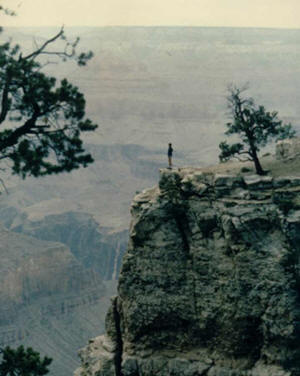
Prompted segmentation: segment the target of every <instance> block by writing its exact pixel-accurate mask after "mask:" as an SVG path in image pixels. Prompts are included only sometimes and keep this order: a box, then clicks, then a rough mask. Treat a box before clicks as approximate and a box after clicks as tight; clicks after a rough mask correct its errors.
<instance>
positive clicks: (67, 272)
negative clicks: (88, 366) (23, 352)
mask: <svg viewBox="0 0 300 376" xmlns="http://www.w3.org/2000/svg"><path fill="white" fill-rule="evenodd" d="M0 238H1V242H0V257H1V263H0V347H4V346H7V345H10V346H12V347H16V346H18V345H20V344H23V345H25V346H32V347H33V348H34V349H36V350H37V351H39V352H41V353H42V354H43V355H48V356H50V357H52V358H53V359H54V361H53V364H52V365H51V367H50V370H51V371H52V372H53V373H51V374H53V375H56V376H61V375H63V376H65V375H68V374H70V373H71V370H74V368H75V367H77V365H78V362H77V358H76V351H77V349H78V347H79V346H81V345H82V343H84V342H85V341H86V340H87V339H88V338H89V337H90V336H93V335H94V333H95V332H96V330H97V332H99V330H101V331H102V330H103V329H104V328H103V326H104V325H103V323H102V321H104V320H101V315H104V312H105V311H106V309H107V308H106V307H108V304H109V301H108V299H107V298H105V295H106V294H107V293H108V292H107V288H106V287H105V285H104V284H103V281H102V278H101V276H100V275H99V273H97V272H96V271H95V270H93V269H91V268H86V267H84V266H83V265H82V264H81V263H80V262H79V261H78V260H76V258H75V257H74V256H73V255H72V253H71V252H70V250H69V249H68V248H67V247H66V246H65V245H63V244H61V243H54V242H46V241H42V240H38V239H34V238H33V237H29V236H26V235H23V234H16V233H13V232H11V231H8V230H7V229H5V228H4V227H3V226H0ZM88 333H89V335H88ZM58 349H59V350H58Z"/></svg>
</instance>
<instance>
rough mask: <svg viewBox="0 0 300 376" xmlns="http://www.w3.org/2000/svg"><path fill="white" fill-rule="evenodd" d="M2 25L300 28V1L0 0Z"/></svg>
mask: <svg viewBox="0 0 300 376" xmlns="http://www.w3.org/2000/svg"><path fill="white" fill-rule="evenodd" d="M0 3H1V4H3V5H5V6H7V7H9V8H11V9H14V10H16V11H17V13H18V16H17V17H7V16H3V15H1V25H2V26H57V25H62V24H64V25H66V26H74V25H76V26H106V25H194V26H245V27H278V28H282V27H284V28H299V27H300V16H299V15H300V0H0Z"/></svg>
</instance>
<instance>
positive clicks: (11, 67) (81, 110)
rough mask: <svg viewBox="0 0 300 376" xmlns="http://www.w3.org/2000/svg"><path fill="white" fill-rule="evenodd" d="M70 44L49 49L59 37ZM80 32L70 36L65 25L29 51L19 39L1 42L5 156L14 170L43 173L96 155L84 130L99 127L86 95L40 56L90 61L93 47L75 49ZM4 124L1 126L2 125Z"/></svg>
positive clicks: (0, 139)
mask: <svg viewBox="0 0 300 376" xmlns="http://www.w3.org/2000/svg"><path fill="white" fill-rule="evenodd" d="M60 39H61V40H63V43H65V48H64V49H63V50H62V51H60V50H57V51H53V49H51V50H48V48H49V46H50V45H52V44H53V43H54V44H55V42H57V41H58V40H60ZM78 42H79V38H77V39H76V40H75V41H74V42H72V43H71V42H69V41H67V39H66V37H65V35H64V31H63V29H61V30H60V31H59V32H58V33H57V34H56V35H55V36H54V37H52V38H50V39H48V40H47V41H46V42H44V43H43V44H42V45H41V46H37V48H36V50H35V51H33V52H32V53H30V54H29V55H26V56H23V54H22V52H21V49H20V47H19V46H18V45H14V46H12V45H11V43H10V42H7V43H4V44H2V45H0V98H1V102H0V159H1V160H6V161H9V162H10V164H9V166H10V168H11V170H12V172H13V173H14V174H18V175H20V176H22V177H23V178H25V177H27V176H28V175H33V176H35V177H37V176H43V175H48V174H53V173H59V172H63V171H71V170H73V169H76V168H79V167H81V166H83V167H86V166H87V165H88V164H90V163H92V162H93V158H92V156H91V155H90V154H89V153H86V152H85V150H84V148H83V145H82V140H81V134H82V132H90V131H93V130H95V129H96V128H97V125H96V124H94V123H93V122H92V121H91V120H89V119H86V118H85V104H86V103H85V98H84V96H83V94H82V93H81V92H80V91H79V89H78V88H77V87H76V86H74V85H72V84H71V83H70V82H68V80H67V79H63V80H62V81H61V82H59V83H58V82H57V80H56V78H55V77H51V76H48V75H47V74H45V73H43V67H44V66H43V65H42V63H41V62H39V58H40V57H41V56H42V55H43V56H51V59H53V58H56V59H62V60H63V61H65V60H67V59H74V60H75V61H76V62H77V63H78V65H80V66H81V65H85V64H86V62H87V61H88V60H89V59H90V58H91V57H92V55H93V54H92V52H88V53H80V54H79V55H77V54H76V47H77V45H78ZM1 128H2V129H1Z"/></svg>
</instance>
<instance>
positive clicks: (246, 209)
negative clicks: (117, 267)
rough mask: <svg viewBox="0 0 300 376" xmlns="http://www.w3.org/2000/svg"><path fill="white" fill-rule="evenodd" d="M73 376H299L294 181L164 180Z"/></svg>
mask: <svg viewBox="0 0 300 376" xmlns="http://www.w3.org/2000/svg"><path fill="white" fill-rule="evenodd" d="M131 212H132V222H131V229H130V241H129V246H128V250H127V252H126V253H125V256H124V260H123V267H122V271H121V275H120V279H119V287H118V296H117V297H115V298H113V299H112V305H111V308H110V310H109V312H108V314H107V318H106V335H105V336H101V337H98V338H95V339H93V340H91V341H90V343H89V345H88V346H87V347H86V348H85V349H83V350H81V352H80V356H81V359H82V366H81V368H80V369H78V370H77V371H76V372H75V375H77V376H96V375H97V376H114V375H117V376H121V375H122V376H150V375H151V376H152V375H159V376H167V375H174V376H177V375H178V376H182V375H184V376H204V375H208V376H234V375H235V376H246V375H247V376H288V375H290V376H292V375H293V376H295V375H300V345H299V336H300V326H299V324H300V310H299V308H300V305H299V303H300V297H299V287H300V279H299V277H300V274H299V255H300V176H298V177H297V176H295V177H287V176H286V177H277V178H274V177H271V176H263V177H260V176H257V175H248V176H239V175H223V174H216V173H212V172H203V171H200V170H198V169H187V168H186V169H181V170H180V169H179V170H161V175H160V182H159V187H154V188H152V189H150V190H147V191H143V192H142V193H141V194H139V195H137V196H136V197H135V199H134V201H133V204H132V208H131Z"/></svg>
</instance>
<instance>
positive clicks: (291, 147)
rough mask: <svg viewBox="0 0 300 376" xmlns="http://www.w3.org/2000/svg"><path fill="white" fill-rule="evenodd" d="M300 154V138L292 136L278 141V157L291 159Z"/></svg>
mask: <svg viewBox="0 0 300 376" xmlns="http://www.w3.org/2000/svg"><path fill="white" fill-rule="evenodd" d="M299 156H300V138H290V139H286V140H282V141H278V142H277V143H276V158H277V159H279V160H291V159H295V158H297V157H299Z"/></svg>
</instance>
